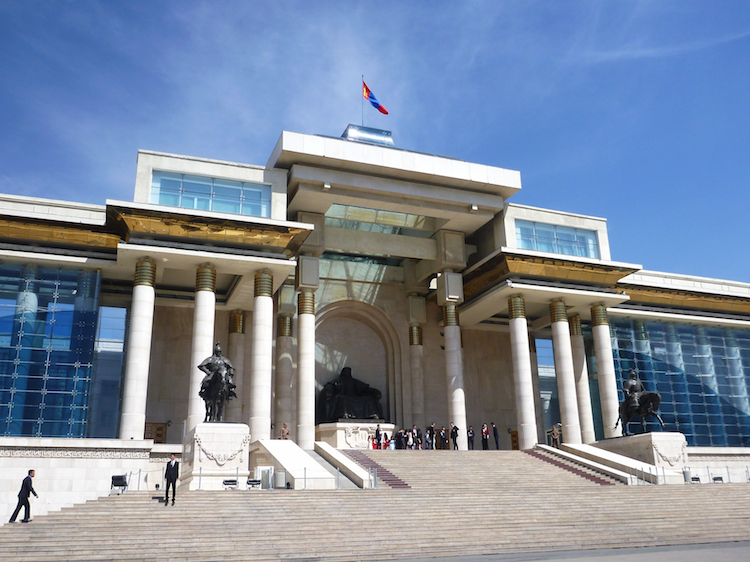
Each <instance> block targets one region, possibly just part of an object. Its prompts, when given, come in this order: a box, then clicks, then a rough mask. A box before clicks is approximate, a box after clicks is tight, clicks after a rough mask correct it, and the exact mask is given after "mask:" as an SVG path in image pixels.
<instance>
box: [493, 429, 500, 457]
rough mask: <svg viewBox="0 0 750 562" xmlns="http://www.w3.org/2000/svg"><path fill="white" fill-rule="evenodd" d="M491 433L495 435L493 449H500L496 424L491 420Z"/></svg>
mask: <svg viewBox="0 0 750 562" xmlns="http://www.w3.org/2000/svg"><path fill="white" fill-rule="evenodd" d="M492 435H493V436H494V437H495V449H497V450H498V451H499V450H500V437H499V436H498V434H497V426H496V425H495V422H492Z"/></svg>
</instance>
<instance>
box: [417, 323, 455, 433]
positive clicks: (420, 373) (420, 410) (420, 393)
mask: <svg viewBox="0 0 750 562" xmlns="http://www.w3.org/2000/svg"><path fill="white" fill-rule="evenodd" d="M409 363H410V367H411V369H410V376H411V415H412V424H416V426H417V427H418V428H420V429H423V428H424V427H425V417H424V346H423V345H422V326H420V325H419V324H412V325H411V326H409ZM454 423H455V422H454ZM459 427H461V426H459Z"/></svg>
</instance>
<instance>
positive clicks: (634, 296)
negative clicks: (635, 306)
mask: <svg viewBox="0 0 750 562" xmlns="http://www.w3.org/2000/svg"><path fill="white" fill-rule="evenodd" d="M617 288H618V289H621V290H624V291H625V293H626V294H627V295H628V296H630V302H631V303H643V304H653V305H658V306H668V307H673V308H683V309H685V308H687V309H694V310H712V311H716V312H729V313H736V314H750V299H747V298H742V297H731V296H720V295H706V294H702V293H691V292H688V291H681V290H669V289H656V288H648V287H635V286H632V285H618V286H617Z"/></svg>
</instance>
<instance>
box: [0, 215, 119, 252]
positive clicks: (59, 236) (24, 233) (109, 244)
mask: <svg viewBox="0 0 750 562" xmlns="http://www.w3.org/2000/svg"><path fill="white" fill-rule="evenodd" d="M0 238H5V239H9V240H34V241H37V242H48V243H55V244H60V245H63V246H89V247H91V246H93V247H96V248H112V249H116V248H117V245H118V244H119V243H120V240H121V238H120V236H119V235H117V234H112V233H109V232H101V231H98V230H94V229H92V228H88V229H87V228H85V227H77V226H68V225H61V224H52V223H36V222H23V221H14V220H8V219H0Z"/></svg>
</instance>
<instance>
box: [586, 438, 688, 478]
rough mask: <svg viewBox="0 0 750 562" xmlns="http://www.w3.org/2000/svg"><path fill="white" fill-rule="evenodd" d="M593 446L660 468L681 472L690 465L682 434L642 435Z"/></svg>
mask: <svg viewBox="0 0 750 562" xmlns="http://www.w3.org/2000/svg"><path fill="white" fill-rule="evenodd" d="M593 446H594V447H597V448H599V449H604V450H605V451H611V452H612V453H617V454H618V455H622V456H624V457H628V458H631V459H635V460H638V461H641V462H645V463H647V464H651V465H654V466H657V467H659V468H661V467H664V468H667V469H669V468H671V469H675V470H679V469H681V468H682V467H683V466H685V465H687V464H688V457H687V440H686V439H685V436H684V435H683V434H682V433H676V432H656V433H642V434H640V435H629V436H627V437H617V438H614V439H605V440H604V441H598V442H597V443H594V444H593Z"/></svg>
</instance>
